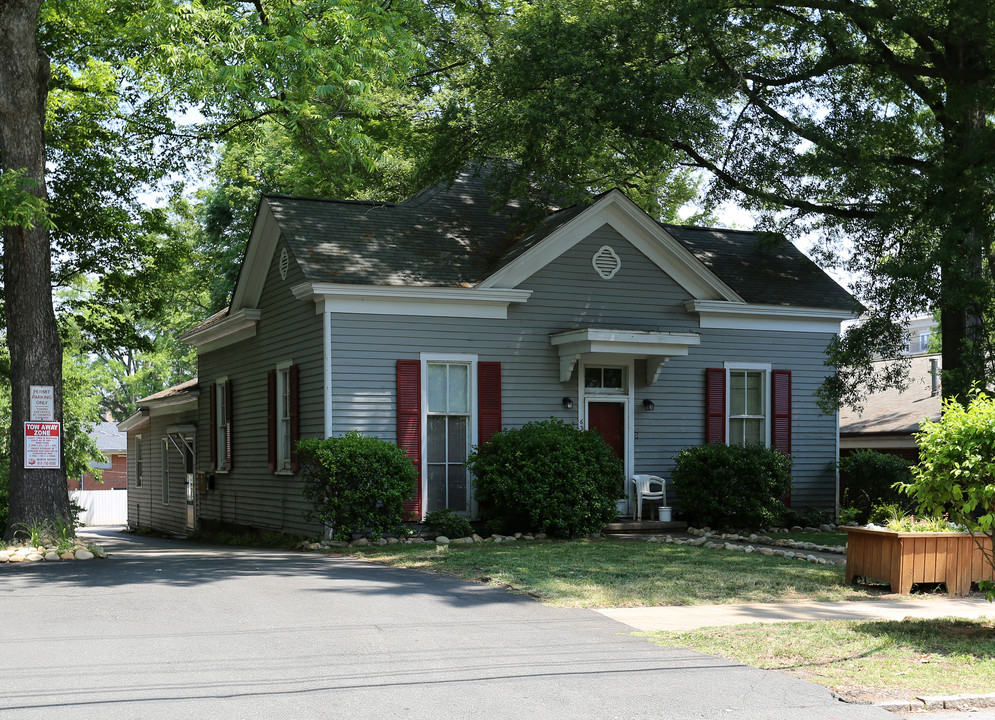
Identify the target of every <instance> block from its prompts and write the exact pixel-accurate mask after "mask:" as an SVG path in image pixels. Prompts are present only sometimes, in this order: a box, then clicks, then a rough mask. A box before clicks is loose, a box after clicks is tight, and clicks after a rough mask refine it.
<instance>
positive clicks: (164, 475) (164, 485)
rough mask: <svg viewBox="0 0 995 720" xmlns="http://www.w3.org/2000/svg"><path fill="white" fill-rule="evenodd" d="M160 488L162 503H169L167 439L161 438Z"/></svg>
mask: <svg viewBox="0 0 995 720" xmlns="http://www.w3.org/2000/svg"><path fill="white" fill-rule="evenodd" d="M160 480H161V482H160V485H161V488H160V491H161V493H162V504H163V505H169V440H167V439H166V438H163V439H162V468H161V478H160Z"/></svg>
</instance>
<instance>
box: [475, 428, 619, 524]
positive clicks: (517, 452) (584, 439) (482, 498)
mask: <svg viewBox="0 0 995 720" xmlns="http://www.w3.org/2000/svg"><path fill="white" fill-rule="evenodd" d="M466 464H467V467H468V468H470V470H471V471H473V474H474V484H475V487H476V497H477V502H478V504H479V507H480V515H481V518H482V519H485V520H487V521H488V523H489V525H490V526H492V527H494V528H495V529H496V530H499V531H510V532H514V531H526V530H530V531H533V532H544V533H548V534H549V535H554V536H558V537H571V536H574V535H580V534H584V533H591V532H599V531H601V530H603V529H604V527H605V525H606V524H608V522H610V521H611V520H612V519H614V517H615V515H616V512H617V508H618V506H617V500H618V498H619V497H621V494H622V488H623V483H624V475H623V472H622V462H621V461H620V460H619V459H618V458H617V457H615V454H614V452H612V449H611V448H610V447H609V446H608V445H607V444H606V443H605V441H604V438H602V437H601V435H600V434H599V433H597V432H596V431H594V430H580V429H578V428H576V427H574V426H572V425H567V424H566V423H564V422H562V421H560V420H545V421H542V422H531V423H529V424H527V425H525V426H523V427H522V428H520V429H517V430H508V431H505V432H502V433H498V434H497V435H495V436H494V437H493V438H492V439H491V440H490V442H487V443H484V444H483V445H481V446H480V447H479V448H477V449H476V450H475V451H474V452H473V453H472V454H471V455H470V458H469V459H468V460H467V463H466Z"/></svg>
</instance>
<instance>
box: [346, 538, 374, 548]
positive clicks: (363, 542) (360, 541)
mask: <svg viewBox="0 0 995 720" xmlns="http://www.w3.org/2000/svg"><path fill="white" fill-rule="evenodd" d="M369 544H370V541H369V540H368V539H367V538H357V539H356V540H353V541H352V542H351V543H349V547H366V546H367V545H369Z"/></svg>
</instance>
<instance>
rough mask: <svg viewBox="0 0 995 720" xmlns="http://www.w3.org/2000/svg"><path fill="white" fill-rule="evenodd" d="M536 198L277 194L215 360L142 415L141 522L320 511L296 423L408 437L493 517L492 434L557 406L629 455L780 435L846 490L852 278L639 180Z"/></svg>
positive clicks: (414, 453)
mask: <svg viewBox="0 0 995 720" xmlns="http://www.w3.org/2000/svg"><path fill="white" fill-rule="evenodd" d="M524 209H526V206H525V205H523V204H521V203H516V202H509V203H507V204H505V205H504V206H503V207H496V206H495V205H494V203H493V199H492V197H491V196H490V195H489V193H488V192H487V182H486V180H485V179H484V178H482V177H478V176H476V175H474V174H472V173H466V174H464V175H462V176H460V177H459V178H458V179H457V180H456V181H455V182H453V183H451V184H442V185H439V186H436V187H433V188H430V189H428V190H426V191H423V192H422V193H420V194H418V195H417V196H415V197H413V198H411V199H409V200H407V201H405V202H403V203H399V204H391V203H377V202H353V201H335V200H315V199H306V198H294V197H281V196H264V197H263V198H262V199H261V201H260V203H259V210H258V213H257V216H256V221H255V226H254V228H253V231H252V236H251V238H250V240H249V243H248V246H247V249H246V253H245V258H244V260H243V263H242V267H241V272H240V275H239V278H238V282H237V286H236V289H235V292H234V295H233V298H232V301H231V305H230V306H229V307H228V308H227V309H226V310H225V311H224V312H221V313H219V314H217V315H215V316H213V317H211V318H208V319H207V320H205V321H204V322H203V323H201V324H200V325H199V326H197V327H195V328H193V329H192V330H190V331H189V332H187V333H186V334H185V335H184V336H183V339H184V340H185V341H187V342H189V343H192V344H193V345H195V346H196V347H197V349H198V353H199V379H198V380H197V381H196V382H195V383H188V384H186V385H185V386H181V387H178V388H171V389H169V390H167V391H164V392H163V393H159V394H157V395H154V396H151V397H150V398H147V399H146V400H145V401H143V402H142V403H141V405H142V409H141V411H140V412H139V414H138V415H136V416H135V417H134V418H132V419H130V420H128V421H127V422H125V423H123V425H122V427H123V428H124V429H126V430H127V431H128V433H129V438H130V441H129V442H130V445H131V453H130V455H129V457H131V458H133V459H132V461H131V466H130V468H129V469H130V474H131V483H130V488H131V489H132V492H131V493H129V503H130V506H131V511H132V512H131V516H130V517H131V523H132V524H133V525H144V526H152V527H158V528H160V529H163V530H176V531H182V530H183V529H184V528H192V527H195V526H196V525H198V524H199V523H205V524H207V523H226V524H237V525H246V526H253V527H258V528H268V529H275V530H282V531H287V532H294V533H314V532H317V531H318V528H317V527H316V526H314V525H311V524H309V523H307V522H306V521H305V520H304V517H303V511H304V510H305V506H304V502H303V500H302V498H301V496H300V480H299V476H298V472H297V459H296V456H295V452H294V447H295V443H296V441H297V439H298V438H301V437H315V436H318V437H323V436H332V435H336V434H341V433H344V432H347V431H349V430H359V431H361V432H363V433H369V434H372V435H377V436H379V437H381V438H384V439H389V440H392V441H396V442H397V443H398V444H399V445H400V446H402V447H404V448H406V449H407V451H408V453H409V455H410V456H411V458H412V459H413V461H414V463H415V464H416V466H417V468H418V470H419V477H420V482H421V485H420V488H419V491H418V492H417V494H416V495H415V497H413V498H412V500H411V502H410V503H409V508H408V509H409V510H410V511H411V513H412V514H413V515H414V516H415V517H421V516H423V515H424V514H425V513H427V512H429V511H431V510H434V509H436V508H442V507H452V508H455V509H457V510H459V511H461V512H464V513H466V514H468V515H469V516H471V517H473V516H474V514H475V511H476V508H475V503H474V497H473V488H472V483H471V482H470V479H469V478H468V477H467V472H466V470H465V469H464V467H463V461H464V460H465V458H466V455H467V453H468V451H469V450H470V448H471V447H472V446H474V445H476V444H478V443H480V442H483V441H485V440H486V439H488V438H489V437H490V436H491V435H492V434H493V433H495V432H496V431H498V430H499V429H501V428H512V427H518V426H521V425H523V424H525V423H527V422H529V421H531V420H537V419H546V418H549V417H556V418H560V419H562V420H564V421H567V422H571V423H580V424H581V425H583V426H586V427H592V428H596V429H598V430H599V431H600V432H601V433H602V434H603V435H605V437H606V439H607V440H608V442H609V444H611V445H612V447H613V448H615V450H616V452H617V453H618V455H619V457H620V458H622V460H623V462H624V464H625V471H626V475H627V476H631V475H633V474H636V473H651V474H657V475H663V476H667V475H668V473H669V472H670V470H671V469H672V467H673V462H674V461H673V458H674V455H675V454H676V453H677V452H678V451H679V450H680V449H681V448H684V447H687V446H690V445H696V444H700V443H704V442H745V441H760V442H766V443H769V444H773V445H775V446H777V447H779V448H781V449H782V450H784V451H785V452H787V453H790V454H791V456H792V458H793V460H794V485H793V489H792V494H791V501H792V504H794V505H796V506H799V507H804V506H812V507H819V508H833V507H834V505H835V502H836V471H835V461H836V458H837V454H838V439H837V438H838V433H837V419H836V416H835V415H822V414H820V412H819V410H818V408H817V406H816V403H815V399H814V396H813V393H814V392H815V390H816V388H817V387H818V386H819V384H820V383H822V381H823V379H824V378H825V376H826V373H827V369H826V366H825V365H824V362H825V352H824V351H825V348H826V345H827V343H828V342H829V340H830V339H831V338H832V337H833V336H834V335H835V334H836V333H837V332H838V331H839V327H840V322H841V321H842V320H843V319H846V318H850V317H853V314H854V310H855V307H856V303H855V301H854V299H853V298H852V297H851V296H850V295H849V293H847V292H846V291H845V290H844V289H842V288H841V287H840V286H838V285H837V284H836V283H835V282H834V281H833V280H832V279H831V278H830V277H829V276H827V275H826V274H825V273H824V272H823V271H822V270H820V269H819V268H818V267H817V266H816V265H815V264H813V263H812V262H811V261H810V260H809V259H807V258H806V257H805V256H804V255H803V254H802V253H800V252H799V251H798V250H796V249H795V248H794V247H793V246H791V245H790V244H785V245H784V246H783V247H780V248H779V249H777V250H770V249H765V248H764V247H763V246H762V245H761V243H760V242H759V238H758V236H757V235H756V234H754V233H750V232H740V231H732V230H714V229H708V228H695V227H677V226H671V225H663V224H660V223H658V222H656V221H654V220H653V219H652V218H651V217H649V216H648V215H646V214H645V213H644V212H643V211H642V210H640V209H639V208H638V207H637V206H636V205H635V204H634V203H633V202H632V201H631V200H629V199H628V198H627V197H626V196H625V194H624V193H622V192H621V191H618V190H612V191H610V192H607V193H604V194H603V195H600V196H598V197H596V198H593V199H592V200H591V202H590V203H587V204H585V205H583V206H573V207H568V208H564V209H558V210H550V211H548V212H545V213H544V214H543V215H542V216H541V217H540V219H539V221H538V222H535V221H534V215H533V222H532V223H531V224H526V223H524V222H523V217H525V215H524V214H523V210H524ZM533 209H534V208H533ZM135 443H139V444H140V445H141V447H140V448H139V449H138V450H137V451H136V449H135ZM631 494H632V488H631V487H628V486H627V487H620V488H619V498H620V504H619V507H620V511H621V512H627V511H628V503H630V502H631Z"/></svg>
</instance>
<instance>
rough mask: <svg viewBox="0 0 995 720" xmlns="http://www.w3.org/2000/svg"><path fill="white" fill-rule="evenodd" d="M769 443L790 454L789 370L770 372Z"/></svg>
mask: <svg viewBox="0 0 995 720" xmlns="http://www.w3.org/2000/svg"><path fill="white" fill-rule="evenodd" d="M770 404H771V415H772V416H773V417H772V418H771V424H770V444H771V445H773V446H774V447H776V448H777V449H778V450H780V451H781V452H783V453H784V454H785V455H791V371H790V370H773V371H771V374H770Z"/></svg>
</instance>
